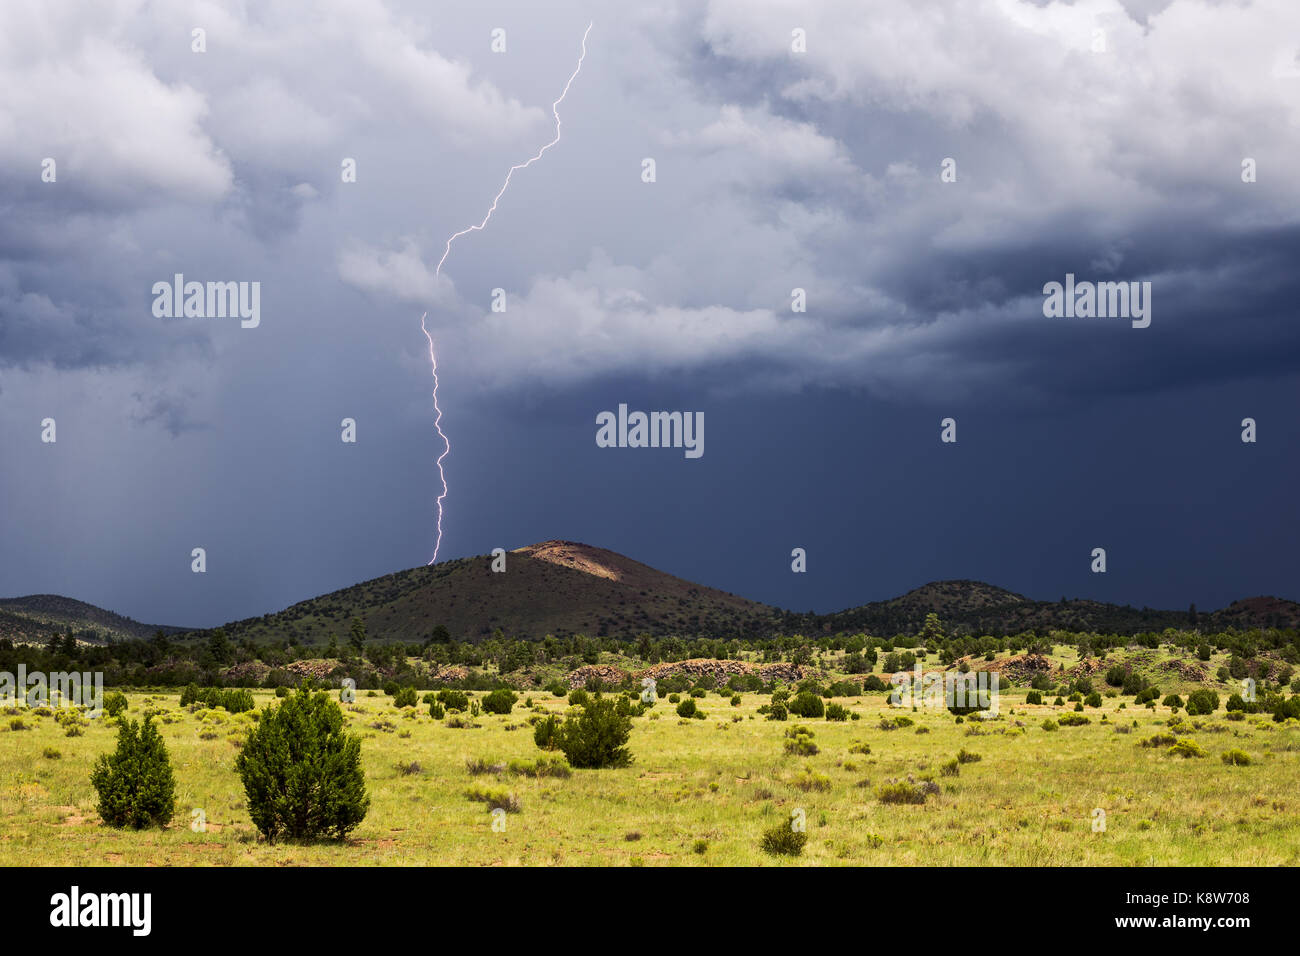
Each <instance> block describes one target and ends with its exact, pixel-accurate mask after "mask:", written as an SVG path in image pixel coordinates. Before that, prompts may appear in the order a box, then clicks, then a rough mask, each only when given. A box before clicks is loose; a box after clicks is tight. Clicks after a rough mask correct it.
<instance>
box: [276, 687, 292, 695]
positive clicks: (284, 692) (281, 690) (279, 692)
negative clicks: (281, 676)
mask: <svg viewBox="0 0 1300 956" xmlns="http://www.w3.org/2000/svg"><path fill="white" fill-rule="evenodd" d="M275 696H276V697H288V696H289V688H287V687H285V686H284V685H283V684H281V685H280V686H279V687H277V688H276V689H275Z"/></svg>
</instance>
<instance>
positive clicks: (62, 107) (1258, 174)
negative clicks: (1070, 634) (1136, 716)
mask: <svg viewBox="0 0 1300 956" xmlns="http://www.w3.org/2000/svg"><path fill="white" fill-rule="evenodd" d="M437 6H438V9H437V10H436V11H434V10H431V9H429V7H430V5H429V4H425V3H414V2H412V3H403V2H396V0H390V2H380V0H346V2H344V0H338V2H325V3H312V4H305V3H302V4H299V3H291V2H273V3H269V4H252V5H245V4H239V3H210V2H202V3H176V4H165V5H159V4H151V3H147V2H134V0H107V2H103V3H97V4H93V5H87V4H83V3H59V2H53V3H39V4H38V3H6V4H4V5H3V6H2V7H0V85H2V86H3V88H4V89H5V90H7V91H8V92H7V93H6V95H5V96H4V97H3V98H2V99H0V203H3V215H2V216H0V448H2V449H3V451H2V454H0V502H2V503H3V504H2V505H0V595H4V596H10V595H20V594H29V593H41V592H51V593H60V594H65V595H69V596H72V597H77V598H80V599H82V600H86V601H90V602H92V603H95V604H98V605H102V606H105V607H108V608H111V609H113V610H116V611H118V612H120V613H124V614H128V615H130V616H132V617H135V618H137V619H142V620H145V621H148V622H151V623H169V624H178V625H187V626H200V625H214V624H217V623H220V622H222V621H226V620H230V619H235V618H240V617H245V616H249V615H254V614H262V613H265V612H268V611H272V610H277V609H279V608H281V607H283V606H285V605H288V604H290V603H292V602H294V601H297V600H301V599H304V598H307V597H311V596H314V595H317V594H321V593H324V592H327V591H330V590H333V589H335V588H338V587H342V586H346V585H348V584H352V583H355V582H357V581H359V580H364V579H367V578H370V577H374V576H377V575H380V574H384V573H388V572H390V571H393V570H397V569H400V568H404V567H410V566H414V565H418V564H422V563H424V562H426V561H428V560H429V558H430V557H431V555H432V549H433V545H434V537H435V531H434V520H435V510H434V499H435V498H436V496H437V494H438V492H439V491H440V490H441V486H440V484H439V482H438V476H437V470H436V468H435V464H434V461H435V458H436V457H437V455H438V453H439V452H440V451H441V450H442V447H441V443H440V441H439V439H438V436H437V433H436V432H435V430H434V427H433V403H432V397H431V394H430V392H431V387H432V377H431V374H430V367H429V361H428V346H427V343H426V341H425V339H424V336H423V334H422V333H421V331H420V316H421V315H422V314H423V313H425V312H427V313H428V320H427V322H428V325H429V328H430V331H431V332H432V334H433V336H434V338H435V342H436V345H437V352H438V362H439V373H440V382H441V388H440V393H439V398H440V404H441V407H442V410H443V426H444V430H445V431H446V433H447V435H448V438H449V440H450V444H451V453H450V455H449V456H448V457H447V459H446V461H445V467H446V472H447V476H448V482H449V485H450V492H449V495H448V497H447V499H446V503H445V508H446V512H445V517H444V521H443V524H444V529H445V535H444V538H443V541H442V547H441V553H440V557H443V558H451V557H458V556H464V555H472V554H482V553H486V552H488V551H490V550H491V549H492V548H494V547H498V546H500V547H505V548H513V547H518V546H521V545H524V544H528V543H532V542H535V541H539V540H543V539H547V538H567V539H573V540H580V541H586V542H589V543H592V544H597V545H600V546H603V547H607V548H611V549H614V550H616V551H620V552H623V553H625V554H628V555H629V556H631V557H634V558H637V559H639V560H642V561H645V562H647V563H649V564H652V565H654V566H656V567H660V568H662V569H664V570H667V571H671V572H673V573H676V574H679V575H682V576H684V577H688V578H692V579H695V580H698V581H701V582H703V583H707V584H711V585H714V586H718V587H722V588H725V589H727V590H731V591H734V592H736V593H740V594H743V595H745V596H747V597H752V598H755V599H759V600H763V601H768V602H771V603H775V604H780V605H782V606H786V607H793V608H795V609H798V610H807V609H817V610H833V609H839V608H842V607H845V606H850V605H855V604H859V603H863V602H865V601H868V600H874V599H879V598H884V597H890V596H893V595H895V594H898V593H901V592H902V591H904V590H907V589H909V588H911V587H915V586H917V585H920V584H923V583H925V582H926V581H930V580H934V579H938V578H954V577H963V578H976V579H981V580H986V581H989V582H991V583H994V584H998V585H1001V586H1004V587H1008V588H1011V589H1013V590H1017V591H1021V592H1023V593H1027V594H1030V595H1031V596H1034V597H1039V598H1051V599H1055V598H1057V597H1060V596H1063V595H1065V596H1070V597H1074V596H1087V597H1095V598H1099V599H1103V600H1114V601H1119V602H1131V603H1134V604H1136V605H1139V606H1140V605H1150V606H1153V607H1185V606H1187V605H1188V604H1189V603H1193V602H1195V603H1196V604H1197V605H1198V606H1199V607H1201V608H1203V609H1207V608H1212V607H1218V606H1222V605H1223V604H1226V603H1227V602H1229V601H1231V600H1233V599H1235V598H1238V597H1244V596H1248V595H1253V594H1260V593H1269V594H1279V595H1282V596H1286V597H1290V598H1300V589H1298V588H1297V586H1296V581H1297V570H1298V569H1300V558H1298V557H1297V552H1296V548H1295V540H1296V531H1297V514H1296V494H1295V475H1296V471H1297V467H1300V452H1298V451H1297V449H1298V448H1300V424H1298V423H1297V395H1298V393H1297V385H1300V324H1298V323H1297V321H1296V313H1295V310H1296V303H1297V301H1300V270H1297V269H1296V267H1295V263H1296V261H1297V258H1300V214H1298V212H1297V210H1298V209H1300V205H1298V204H1297V200H1300V177H1298V176H1297V175H1296V163H1295V157H1296V156H1297V155H1300V5H1297V4H1295V3H1293V2H1291V0H1276V2H1253V3H1250V2H1216V0H1173V2H1163V0H1149V2H1138V0H1125V2H1119V0H1092V2H1088V0H1080V2H1075V3H1063V2H1054V3H1042V2H1027V0H954V2H951V3H939V2H936V3H926V4H918V3H916V2H914V0H876V2H873V3H871V4H869V5H864V4H862V3H861V2H860V0H824V2H817V3H808V2H800V3H795V2H790V3H783V2H774V0H768V2H764V3H761V4H759V3H754V2H752V0H709V2H698V3H689V2H679V3H674V2H667V0H647V2H644V3H639V4H625V3H572V2H567V0H561V2H556V3H548V4H545V5H540V4H534V3H522V2H518V0H511V2H504V3H502V2H497V3H481V2H475V3H463V4H439V5H437ZM589 23H592V24H594V25H593V26H592V27H591V31H590V35H589V36H588V39H587V54H586V58H585V60H584V61H583V66H582V70H581V72H580V73H579V75H578V76H577V77H576V78H575V79H574V82H573V84H572V87H571V89H570V91H569V93H568V95H567V97H566V98H565V100H564V101H563V102H562V103H561V104H560V107H559V112H560V116H561V118H562V120H563V128H562V138H561V140H560V142H559V143H558V144H556V145H555V146H554V147H553V148H551V149H550V150H549V151H548V152H547V153H546V154H545V156H543V158H542V159H541V160H540V161H539V162H537V163H535V164H533V165H532V166H530V167H528V168H527V169H523V170H521V171H518V172H516V173H515V174H514V176H513V179H512V182H511V185H510V188H509V190H508V191H507V192H506V193H505V195H504V196H503V197H502V199H501V202H500V204H499V206H498V208H497V210H496V211H495V213H494V214H493V217H492V219H491V221H490V223H489V224H488V226H487V228H486V229H484V230H483V231H480V232H473V233H470V234H469V235H467V236H465V237H463V238H461V239H458V240H457V241H456V243H455V244H454V245H453V247H452V251H451V254H450V256H449V257H448V258H447V261H446V263H445V265H444V266H443V268H442V271H441V274H438V273H437V269H436V267H437V264H438V261H439V259H440V258H441V257H442V254H443V251H444V248H445V243H446V240H447V237H448V236H450V235H451V234H453V233H455V232H457V231H459V230H462V229H464V228H466V227H467V226H470V225H472V224H475V223H478V222H480V221H481V220H482V218H483V216H484V215H485V213H486V212H487V211H488V207H489V205H490V203H491V201H492V197H493V196H494V195H495V194H496V193H497V191H498V190H499V189H500V187H501V184H502V181H503V179H504V177H505V174H506V172H507V171H508V170H509V169H510V167H511V166H512V165H513V164H517V163H522V162H524V161H525V160H526V159H527V158H528V157H530V156H532V155H533V154H534V153H535V152H536V151H537V150H538V148H539V147H541V146H542V145H543V144H545V143H547V142H548V141H549V140H551V139H552V138H553V137H554V135H555V122H554V118H553V116H552V114H551V104H552V101H553V100H554V99H555V98H556V97H557V96H559V95H560V92H561V90H562V89H563V87H564V83H565V82H566V80H567V79H568V78H569V76H570V75H571V74H572V73H573V71H574V68H575V66H576V65H577V62H578V56H579V54H580V52H581V41H582V37H583V33H584V31H585V30H586V29H587V26H588V24H589ZM195 28H201V29H202V30H203V31H204V39H205V44H206V50H205V52H195V51H194V49H193V46H194V43H195V41H194V39H193V31H194V30H195ZM495 29H501V30H504V31H505V33H504V37H505V51H504V52H494V51H493V49H492V46H491V44H492V35H493V30H495ZM794 31H802V34H800V35H801V36H803V37H806V41H805V42H806V51H804V52H797V51H795V50H794V49H792V46H794V45H797V44H796V41H795V32H794ZM47 159H53V160H54V161H55V167H54V168H55V170H56V176H55V180H54V181H53V182H48V181H45V179H46V178H48V176H46V177H43V169H44V168H45V166H43V163H44V161H45V160H47ZM345 159H351V160H354V161H355V164H356V170H357V175H356V181H355V182H343V181H342V179H343V177H342V175H341V169H342V164H343V162H344V160H345ZM646 159H653V160H654V167H655V181H654V182H645V181H643V168H644V161H645V160H646ZM945 159H951V160H953V161H954V163H955V171H956V177H955V181H953V182H945V181H944V178H943V177H942V176H941V172H942V170H943V163H944V160H945ZM1246 160H1252V161H1253V163H1250V164H1249V165H1251V166H1252V168H1253V169H1254V171H1255V172H1254V177H1253V178H1254V180H1255V181H1253V182H1245V181H1243V162H1244V161H1246ZM949 178H951V177H949ZM1247 178H1250V177H1247ZM175 273H183V274H184V276H185V277H186V279H187V280H191V281H193V280H197V281H205V282H206V281H257V282H259V283H260V284H261V322H260V325H259V326H258V327H257V328H242V327H241V325H240V323H239V321H238V320H237V319H228V318H227V319H201V318H189V319H185V318H182V319H164V318H158V317H155V315H154V313H153V309H152V305H153V294H152V291H151V290H152V287H153V284H154V283H155V282H159V281H164V282H169V281H170V280H171V278H172V276H173V275H174V274H175ZM1067 273H1073V274H1074V275H1076V277H1077V278H1078V279H1080V280H1092V281H1123V282H1150V283H1151V290H1152V291H1151V304H1152V312H1151V318H1152V321H1151V324H1150V326H1149V327H1148V328H1144V329H1138V328H1133V327H1132V325H1131V323H1130V322H1129V321H1128V320H1126V319H1117V318H1105V319H1088V318H1046V317H1045V316H1044V313H1043V299H1044V296H1043V286H1044V284H1045V283H1048V282H1052V281H1058V282H1060V281H1064V277H1065V275H1066V274H1067ZM796 288H799V289H804V290H806V299H807V308H806V311H804V312H795V311H793V310H792V307H791V304H792V299H791V294H792V290H794V289H796ZM494 289H502V290H504V301H505V304H506V308H505V311H504V312H494V311H493V310H492V302H493V290H494ZM620 403H626V404H627V405H628V406H629V407H630V408H632V409H642V410H659V409H664V410H684V411H702V412H704V413H705V419H706V422H707V427H706V433H705V439H706V443H705V449H706V450H705V454H704V455H703V457H701V458H699V459H695V460H690V459H686V458H685V457H684V456H683V455H682V453H681V452H680V451H675V450H669V449H608V448H598V447H597V446H596V442H595V433H596V428H595V416H596V414H597V413H598V412H600V411H603V410H612V409H616V408H617V407H618V405H619V404H620ZM949 417H951V418H953V419H955V420H956V422H957V442H956V443H953V444H945V443H942V442H941V441H940V421H941V420H942V419H944V418H949ZM1247 417H1250V418H1253V419H1255V420H1256V422H1257V428H1258V440H1257V441H1256V442H1255V443H1250V444H1248V443H1243V442H1242V440H1241V432H1242V427H1241V422H1242V419H1243V418H1247ZM47 418H53V419H55V421H56V423H57V441H56V442H55V443H53V444H50V443H46V442H42V441H41V432H42V427H41V422H42V421H43V420H44V419H47ZM344 418H354V419H355V420H356V422H357V442H356V443H355V444H346V443H344V442H342V441H341V440H340V432H341V429H340V422H341V420H342V419H344ZM195 547H202V548H204V549H206V552H207V571H206V573H204V574H194V573H192V572H191V569H190V564H191V558H190V554H191V550H192V549H193V548H195ZM795 547H802V548H805V549H806V550H807V554H808V571H807V573H805V574H794V573H792V571H791V568H790V561H791V559H790V552H791V549H792V548H795ZM1097 547H1102V548H1105V549H1106V553H1107V571H1106V573H1105V574H1094V573H1092V572H1091V570H1090V564H1091V560H1092V559H1091V552H1092V550H1093V549H1094V548H1097Z"/></svg>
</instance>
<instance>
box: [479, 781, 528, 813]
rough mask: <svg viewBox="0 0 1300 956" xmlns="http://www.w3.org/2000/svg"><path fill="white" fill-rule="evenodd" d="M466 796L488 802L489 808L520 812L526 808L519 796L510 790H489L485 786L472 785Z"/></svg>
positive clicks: (480, 801)
mask: <svg viewBox="0 0 1300 956" xmlns="http://www.w3.org/2000/svg"><path fill="white" fill-rule="evenodd" d="M465 796H466V797H468V798H469V799H470V800H474V801H476V802H478V803H486V804H487V805H488V808H489V809H492V810H504V811H505V812H506V813H518V812H519V811H520V810H522V809H523V808H524V807H523V804H522V803H520V801H519V797H517V796H516V795H515V794H513V793H511V792H510V791H509V790H489V789H487V788H485V787H471V788H470V789H468V790H466V791H465Z"/></svg>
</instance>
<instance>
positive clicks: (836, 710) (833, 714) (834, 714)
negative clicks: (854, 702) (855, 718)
mask: <svg viewBox="0 0 1300 956" xmlns="http://www.w3.org/2000/svg"><path fill="white" fill-rule="evenodd" d="M826 719H827V720H848V719H849V709H848V708H847V707H842V706H840V705H839V704H827V705H826Z"/></svg>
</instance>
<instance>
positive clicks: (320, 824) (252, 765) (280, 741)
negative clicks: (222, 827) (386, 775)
mask: <svg viewBox="0 0 1300 956" xmlns="http://www.w3.org/2000/svg"><path fill="white" fill-rule="evenodd" d="M235 769H236V770H238V771H239V777H240V780H241V781H243V784H244V793H245V794H246V795H247V797H248V812H249V816H251V817H252V820H253V825H254V826H256V827H257V829H258V830H259V831H260V832H261V833H262V834H263V835H264V836H265V837H266V838H267V840H270V841H272V842H274V841H275V839H276V838H277V837H280V836H287V837H291V838H311V837H317V836H320V835H322V834H329V835H333V836H335V837H337V838H339V839H342V838H343V837H345V836H347V834H348V833H349V832H350V831H352V830H353V829H355V828H356V827H357V825H358V824H360V823H361V821H362V820H363V819H364V818H365V815H366V811H367V810H369V808H370V797H369V796H367V794H366V781H365V774H364V773H363V772H362V769H361V741H360V740H359V739H357V738H356V737H354V736H352V735H351V734H347V733H345V732H344V730H343V711H342V710H341V709H340V708H339V705H338V704H336V703H335V702H334V701H332V700H330V698H329V696H328V695H327V694H326V693H325V692H324V691H316V692H311V691H309V690H308V689H307V688H306V687H301V688H299V689H298V691H297V692H296V693H293V694H290V695H289V696H288V697H286V698H285V699H284V701H283V702H282V703H281V704H280V705H279V706H277V707H269V706H268V707H267V708H266V709H265V710H263V711H262V715H261V718H260V719H259V720H258V722H257V726H256V727H254V728H253V731H252V732H251V733H250V734H249V735H248V740H247V742H245V744H244V746H243V749H242V750H240V752H239V756H238V757H236V758H235Z"/></svg>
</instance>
